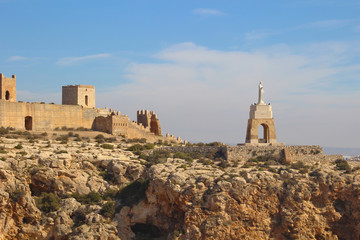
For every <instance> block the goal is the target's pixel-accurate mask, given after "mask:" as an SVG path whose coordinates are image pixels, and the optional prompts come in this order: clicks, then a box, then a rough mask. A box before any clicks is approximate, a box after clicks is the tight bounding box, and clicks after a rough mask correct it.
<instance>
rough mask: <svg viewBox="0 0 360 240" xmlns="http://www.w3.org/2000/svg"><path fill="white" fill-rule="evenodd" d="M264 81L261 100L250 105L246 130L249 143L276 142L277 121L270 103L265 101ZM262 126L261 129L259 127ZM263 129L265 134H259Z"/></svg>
mask: <svg viewBox="0 0 360 240" xmlns="http://www.w3.org/2000/svg"><path fill="white" fill-rule="evenodd" d="M263 93H264V90H263V86H262V82H260V84H259V101H258V103H255V104H252V105H251V106H250V116H249V120H248V125H247V131H246V140H245V143H247V144H254V145H256V144H276V143H277V140H276V133H275V123H274V118H273V116H272V109H271V106H270V104H266V103H265V102H264V97H263ZM259 128H260V129H259ZM259 130H263V136H259Z"/></svg>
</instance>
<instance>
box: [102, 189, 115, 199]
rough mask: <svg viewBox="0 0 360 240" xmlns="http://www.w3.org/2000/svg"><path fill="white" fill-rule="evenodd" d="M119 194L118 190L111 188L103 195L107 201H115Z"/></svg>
mask: <svg viewBox="0 0 360 240" xmlns="http://www.w3.org/2000/svg"><path fill="white" fill-rule="evenodd" d="M117 192H118V190H116V189H112V188H109V189H107V190H106V191H105V193H104V195H103V199H104V200H106V201H109V200H112V199H115V197H116V194H117Z"/></svg>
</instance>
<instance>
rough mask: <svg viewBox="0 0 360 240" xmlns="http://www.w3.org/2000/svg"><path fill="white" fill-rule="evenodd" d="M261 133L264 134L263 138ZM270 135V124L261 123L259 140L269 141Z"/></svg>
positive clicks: (260, 141) (261, 141) (262, 141)
mask: <svg viewBox="0 0 360 240" xmlns="http://www.w3.org/2000/svg"><path fill="white" fill-rule="evenodd" d="M261 130H262V131H261ZM261 133H262V134H261ZM261 135H262V138H261ZM269 135H270V133H269V126H268V125H267V124H265V123H262V124H259V126H258V141H259V143H269Z"/></svg>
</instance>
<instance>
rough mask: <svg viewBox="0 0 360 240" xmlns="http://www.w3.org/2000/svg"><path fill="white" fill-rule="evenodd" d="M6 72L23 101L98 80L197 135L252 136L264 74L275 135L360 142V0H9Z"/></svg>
mask: <svg viewBox="0 0 360 240" xmlns="http://www.w3.org/2000/svg"><path fill="white" fill-rule="evenodd" d="M0 10H1V14H0V32H1V37H0V72H2V73H4V74H5V75H6V76H10V75H12V74H16V75H17V89H18V100H25V101H46V102H57V103H60V101H61V99H60V98H61V92H60V91H61V86H62V85H68V84H92V85H95V87H96V92H97V100H96V101H97V107H104V106H108V107H112V108H115V109H117V110H120V111H121V112H122V113H124V114H128V115H129V116H130V117H131V118H132V119H135V113H136V110H138V109H142V108H149V109H153V110H155V111H156V112H157V114H158V116H159V118H160V121H161V124H162V126H163V129H164V131H165V132H170V133H173V134H175V135H178V136H181V137H182V138H184V139H188V140H190V141H215V140H219V141H223V142H231V143H235V142H243V141H244V138H245V131H246V122H247V118H248V110H249V105H250V104H251V103H253V102H255V101H256V98H257V96H256V94H257V84H258V82H259V81H261V80H262V81H263V82H264V89H265V100H266V101H267V102H270V103H271V104H272V105H273V110H274V117H275V124H276V128H277V135H278V140H279V141H281V142H286V143H289V144H319V145H322V146H338V147H360V140H359V138H358V136H359V135H360V128H359V127H358V122H359V118H360V17H359V16H360V14H359V13H360V1H359V0H357V1H351V0H347V1H337V0H334V1H333V0H327V1H325V0H324V1H322V0H308V1H307V0H303V1H265V0H264V1H211V0H207V1H186V0H182V1H169V0H168V1H162V0H158V1H155V0H152V1H150V0H149V1H136V0H132V1H83V0H77V1H69V0H62V1H56V0H54V1H45V0H0Z"/></svg>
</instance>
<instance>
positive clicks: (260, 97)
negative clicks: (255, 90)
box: [257, 81, 265, 105]
mask: <svg viewBox="0 0 360 240" xmlns="http://www.w3.org/2000/svg"><path fill="white" fill-rule="evenodd" d="M262 84H263V82H262V81H261V82H260V83H259V101H258V103H257V104H258V105H265V102H264V87H263V85H262Z"/></svg>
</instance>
